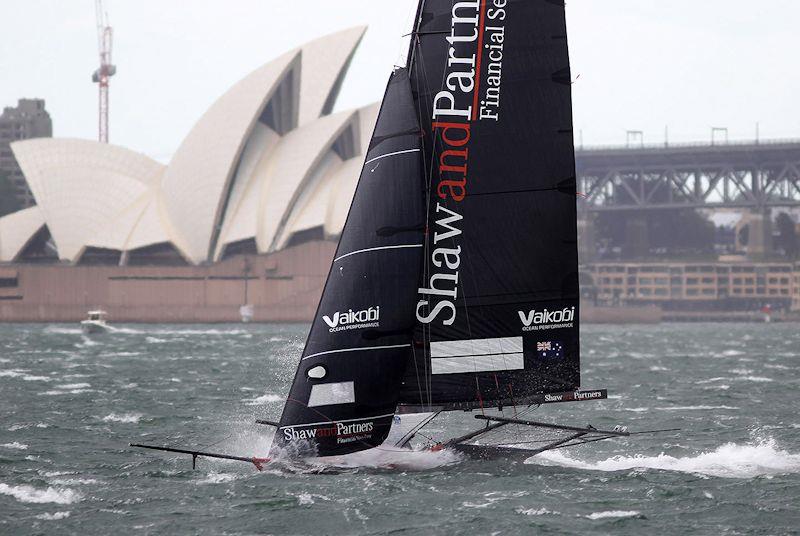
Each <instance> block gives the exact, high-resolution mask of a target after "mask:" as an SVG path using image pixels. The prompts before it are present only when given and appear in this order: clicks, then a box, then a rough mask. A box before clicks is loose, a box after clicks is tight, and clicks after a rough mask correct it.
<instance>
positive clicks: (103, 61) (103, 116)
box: [92, 0, 117, 143]
mask: <svg viewBox="0 0 800 536" xmlns="http://www.w3.org/2000/svg"><path fill="white" fill-rule="evenodd" d="M94 8H95V15H96V16H97V49H98V51H99V52H100V68H99V69H97V70H96V71H95V72H94V73H93V74H92V82H94V83H95V84H99V88H100V96H99V101H98V102H99V104H98V139H99V140H100V143H108V83H109V81H110V79H111V77H112V76H114V75H115V74H116V72H117V67H116V66H115V65H113V64H112V63H111V41H112V39H113V37H114V30H113V29H112V28H111V25H110V24H109V23H108V13H106V12H105V10H104V9H103V0H95V4H94Z"/></svg>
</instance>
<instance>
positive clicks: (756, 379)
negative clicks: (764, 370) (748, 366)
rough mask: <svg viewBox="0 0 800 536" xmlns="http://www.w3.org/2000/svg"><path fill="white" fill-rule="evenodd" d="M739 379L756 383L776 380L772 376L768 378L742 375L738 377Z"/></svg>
mask: <svg viewBox="0 0 800 536" xmlns="http://www.w3.org/2000/svg"><path fill="white" fill-rule="evenodd" d="M736 379H737V380H745V381H748V382H756V383H769V382H774V381H775V380H773V379H772V378H766V377H764V376H740V377H738V378H736Z"/></svg>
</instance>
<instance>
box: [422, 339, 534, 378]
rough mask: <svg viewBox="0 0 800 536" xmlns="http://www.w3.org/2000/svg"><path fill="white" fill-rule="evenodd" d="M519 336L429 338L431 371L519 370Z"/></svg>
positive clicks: (520, 348)
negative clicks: (436, 339) (432, 339)
mask: <svg viewBox="0 0 800 536" xmlns="http://www.w3.org/2000/svg"><path fill="white" fill-rule="evenodd" d="M524 368H525V360H524V358H523V354H522V337H501V338H497V339H467V340H459V341H440V342H431V374H463V373H469V372H497V371H502V370H522V369H524Z"/></svg>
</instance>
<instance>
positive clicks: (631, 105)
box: [0, 0, 800, 161]
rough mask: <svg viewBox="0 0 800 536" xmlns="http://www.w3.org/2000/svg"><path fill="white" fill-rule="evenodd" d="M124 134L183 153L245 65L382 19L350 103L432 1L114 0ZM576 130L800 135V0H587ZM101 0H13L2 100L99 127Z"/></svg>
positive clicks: (137, 142) (572, 13)
mask: <svg viewBox="0 0 800 536" xmlns="http://www.w3.org/2000/svg"><path fill="white" fill-rule="evenodd" d="M106 5H107V10H108V14H109V17H110V20H111V23H112V25H113V27H114V31H115V43H114V62H115V63H116V64H117V65H118V75H117V76H116V77H115V78H114V79H113V80H112V84H111V127H110V131H111V141H112V143H116V144H120V145H124V146H126V147H129V148H131V149H134V150H137V151H141V152H144V153H146V154H149V155H151V156H153V157H155V158H157V159H159V160H162V161H163V160H167V159H168V158H169V156H170V155H171V154H172V152H173V151H174V150H175V149H176V147H177V145H178V144H179V143H180V142H181V140H182V139H183V137H184V135H185V134H186V133H187V132H188V130H189V129H190V128H191V126H192V124H193V123H194V121H195V120H196V119H197V118H198V117H199V116H200V114H202V113H203V112H204V111H205V109H206V108H207V107H208V106H209V105H210V104H211V102H213V100H214V99H215V98H216V97H217V96H219V95H220V94H221V93H222V92H224V91H225V90H226V89H227V88H228V87H230V85H231V84H233V83H234V82H235V81H237V80H238V79H240V78H241V77H242V76H244V75H245V74H247V73H248V72H250V71H251V70H253V69H255V68H256V67H258V66H260V65H261V64H263V63H265V62H267V61H269V60H270V59H272V58H273V57H275V56H277V55H278V54H279V53H280V52H283V51H285V50H287V49H289V48H292V47H294V46H297V45H300V44H302V43H303V42H305V41H308V40H311V39H313V38H315V37H318V36H320V35H323V34H325V33H330V32H333V31H336V30H339V29H343V28H346V27H350V26H354V25H359V24H367V25H369V27H370V30H369V32H368V33H367V35H366V37H365V39H364V41H363V43H362V45H361V48H360V50H359V52H358V54H357V56H356V58H355V60H354V62H353V65H352V68H351V70H350V75H349V77H348V79H347V81H346V83H345V86H344V88H343V90H342V93H341V95H340V99H339V104H338V107H339V108H349V107H356V106H361V105H364V104H367V103H369V102H371V101H375V100H377V99H379V98H380V96H381V94H382V91H383V86H384V84H385V80H386V77H387V75H388V73H389V72H390V70H391V67H392V65H393V64H394V63H395V62H398V61H400V60H401V58H402V57H404V42H403V40H402V39H401V37H400V36H401V35H402V34H404V33H407V32H408V31H409V29H410V27H411V20H412V17H413V12H414V9H415V6H416V0H339V1H337V2H333V1H331V0H294V1H291V2H286V1H278V0H225V1H223V0H191V1H178V0H106ZM567 13H568V19H569V31H570V47H571V55H572V68H573V76H578V75H579V77H578V79H577V82H576V83H575V85H574V94H575V129H576V133H577V132H579V131H582V132H583V139H584V143H585V144H586V145H595V144H609V143H610V144H618V143H623V142H624V141H625V130H626V129H630V130H643V131H644V132H645V141H646V142H662V141H663V138H664V127H665V125H668V126H669V136H670V141H673V142H680V141H696V140H700V141H702V140H707V139H709V136H710V128H711V127H712V126H720V127H728V128H729V129H730V135H731V138H732V139H744V138H752V137H754V135H755V124H756V122H760V124H761V136H762V137H763V138H790V137H794V138H800V97H798V93H800V69H798V68H797V66H798V52H800V44H799V43H798V37H797V30H796V28H797V21H798V20H800V2H797V1H796V0H761V1H760V2H752V1H743V0H571V1H569V2H568V6H567ZM94 26H95V21H94V2H93V0H0V29H1V31H0V106H2V105H13V104H14V103H15V102H16V99H17V98H19V97H43V98H45V99H47V107H48V109H49V110H50V113H51V114H52V116H53V121H54V126H55V135H56V136H62V137H80V138H92V139H94V138H95V137H96V135H97V111H96V109H97V88H96V86H95V85H94V84H92V83H91V80H90V76H91V73H92V72H93V71H94V69H95V68H96V66H97V62H98V60H97V41H96V35H95V27H94Z"/></svg>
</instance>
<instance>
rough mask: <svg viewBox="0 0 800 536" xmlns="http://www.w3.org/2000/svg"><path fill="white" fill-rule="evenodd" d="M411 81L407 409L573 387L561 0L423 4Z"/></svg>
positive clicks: (571, 228) (574, 316)
mask: <svg viewBox="0 0 800 536" xmlns="http://www.w3.org/2000/svg"><path fill="white" fill-rule="evenodd" d="M409 70H410V77H411V86H412V91H413V96H414V103H415V107H416V109H417V110H418V111H419V115H420V118H421V127H422V131H423V133H424V137H423V149H424V161H423V163H424V165H425V173H426V186H427V189H428V202H427V214H428V217H427V221H428V232H427V235H426V241H425V250H424V268H423V273H422V276H421V283H420V286H419V289H418V294H417V297H416V300H415V301H416V317H417V320H418V326H417V329H416V331H415V335H414V346H413V352H412V354H411V356H410V358H409V364H408V366H407V368H406V371H405V377H404V380H403V390H402V393H401V404H403V405H409V406H416V407H423V408H424V407H435V406H438V407H440V408H443V409H456V408H459V409H469V408H477V407H483V406H497V405H504V404H524V403H526V402H527V403H533V402H534V401H535V400H537V399H541V397H542V393H547V392H553V391H569V390H573V389H576V388H578V386H579V385H580V367H579V344H578V305H579V291H578V259H577V229H576V182H575V158H574V148H573V133H572V110H571V89H570V85H571V78H570V67H569V56H568V51H567V33H566V22H565V14H564V2H563V1H558V0H473V1H453V0H425V1H423V2H421V5H420V8H419V12H418V22H417V26H416V28H415V29H414V33H413V34H412V46H411V50H410V55H409Z"/></svg>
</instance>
